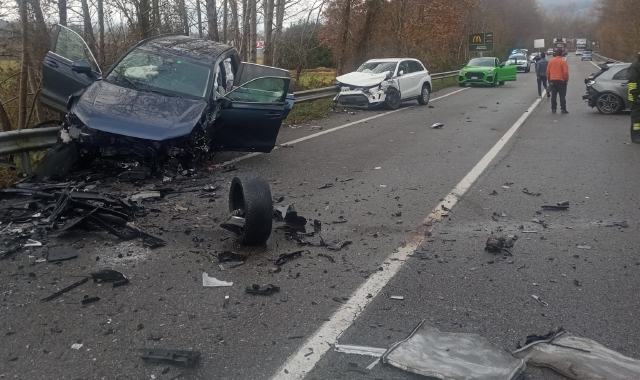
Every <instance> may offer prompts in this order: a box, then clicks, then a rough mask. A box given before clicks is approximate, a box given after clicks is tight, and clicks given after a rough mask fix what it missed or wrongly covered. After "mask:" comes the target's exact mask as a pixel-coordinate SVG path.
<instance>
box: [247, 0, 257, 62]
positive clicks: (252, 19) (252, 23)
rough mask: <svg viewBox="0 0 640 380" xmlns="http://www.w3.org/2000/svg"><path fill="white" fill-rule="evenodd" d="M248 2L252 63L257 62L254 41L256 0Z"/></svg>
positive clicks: (255, 39)
mask: <svg viewBox="0 0 640 380" xmlns="http://www.w3.org/2000/svg"><path fill="white" fill-rule="evenodd" d="M249 4H251V9H250V12H249V14H250V15H251V16H250V17H251V38H250V39H249V40H250V41H249V44H250V45H249V47H250V49H251V50H250V51H251V60H250V62H252V63H257V62H258V48H257V46H256V43H257V41H258V4H256V0H250V1H249Z"/></svg>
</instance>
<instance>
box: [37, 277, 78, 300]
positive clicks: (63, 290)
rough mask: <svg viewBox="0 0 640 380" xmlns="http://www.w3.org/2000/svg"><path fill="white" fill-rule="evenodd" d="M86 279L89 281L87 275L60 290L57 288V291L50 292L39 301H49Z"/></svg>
mask: <svg viewBox="0 0 640 380" xmlns="http://www.w3.org/2000/svg"><path fill="white" fill-rule="evenodd" d="M87 281H89V277H85V278H83V279H82V280H79V281H76V282H74V283H73V284H71V285H69V286H67V287H66V288H64V289H62V290H59V291H57V292H55V293H53V294H51V295H50V296H48V297H45V298H43V299H41V301H51V300H52V299H54V298H58V297H60V296H61V295H63V294H64V293H66V292H68V291H69V290H71V289H73V288H76V287H78V286H80V285H82V284H84V283H85V282H87Z"/></svg>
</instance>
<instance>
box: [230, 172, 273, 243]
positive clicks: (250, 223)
mask: <svg viewBox="0 0 640 380" xmlns="http://www.w3.org/2000/svg"><path fill="white" fill-rule="evenodd" d="M236 210H240V215H244V219H245V222H244V228H243V229H242V232H241V233H234V235H235V237H236V239H237V240H238V242H239V243H240V244H242V245H263V244H265V243H266V242H267V240H268V239H269V236H271V227H272V224H273V200H272V198H271V188H270V187H269V182H268V181H267V180H266V179H265V178H264V177H263V176H261V175H260V174H258V173H245V174H240V175H238V176H237V177H234V178H233V180H232V181H231V189H230V190H229V211H230V212H234V211H236ZM240 215H238V216H240Z"/></svg>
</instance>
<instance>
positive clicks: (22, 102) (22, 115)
mask: <svg viewBox="0 0 640 380" xmlns="http://www.w3.org/2000/svg"><path fill="white" fill-rule="evenodd" d="M19 8H20V10H19V12H20V23H21V29H22V67H21V68H20V93H19V94H18V99H19V100H18V129H22V128H24V127H26V126H25V124H26V122H27V91H28V88H27V86H28V83H27V81H28V78H29V74H28V67H29V62H28V56H27V47H28V46H29V40H28V35H27V30H28V25H27V23H28V22H29V18H28V15H27V0H20V4H19Z"/></svg>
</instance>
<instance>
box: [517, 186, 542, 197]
mask: <svg viewBox="0 0 640 380" xmlns="http://www.w3.org/2000/svg"><path fill="white" fill-rule="evenodd" d="M522 192H523V193H525V194H527V195H532V196H534V197H539V196H541V195H542V194H540V193H534V192H532V191H530V190H529V189H527V188H526V187H525V188H524V189H522Z"/></svg>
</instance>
